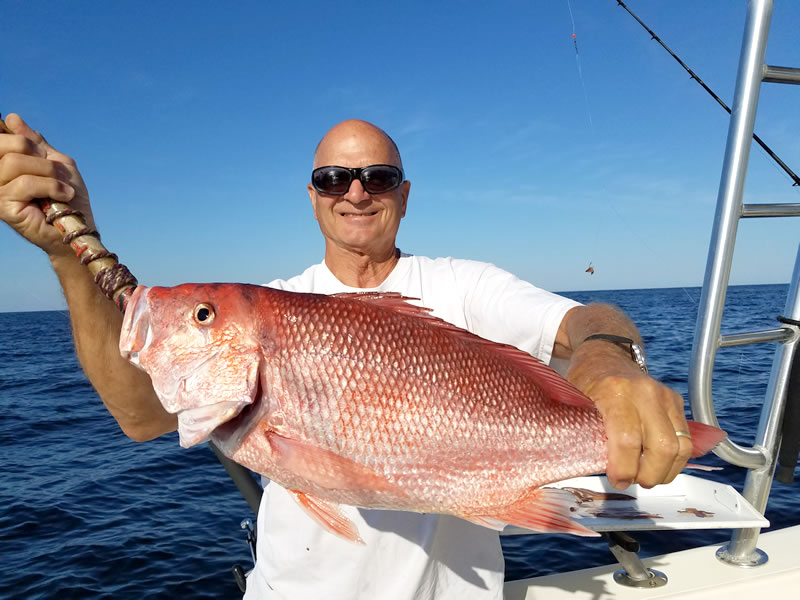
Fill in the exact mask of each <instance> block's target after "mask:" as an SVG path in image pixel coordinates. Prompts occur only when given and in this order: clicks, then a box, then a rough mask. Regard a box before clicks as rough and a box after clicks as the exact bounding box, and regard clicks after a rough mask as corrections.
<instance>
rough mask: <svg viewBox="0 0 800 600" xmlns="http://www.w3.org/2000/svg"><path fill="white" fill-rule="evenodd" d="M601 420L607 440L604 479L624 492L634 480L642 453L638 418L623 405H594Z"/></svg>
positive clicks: (630, 407) (626, 404)
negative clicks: (600, 415)
mask: <svg viewBox="0 0 800 600" xmlns="http://www.w3.org/2000/svg"><path fill="white" fill-rule="evenodd" d="M597 407H598V409H599V410H600V413H601V414H602V416H603V423H604V424H605V428H606V437H607V438H608V469H607V470H606V476H607V477H608V480H609V482H610V483H611V485H613V486H614V487H615V488H617V489H625V488H626V487H628V486H629V485H631V484H632V483H633V482H634V480H635V479H636V475H637V473H638V472H639V459H640V456H641V453H642V443H643V440H642V429H641V424H640V422H639V414H638V412H637V411H636V410H635V409H634V407H633V406H632V405H631V404H629V403H627V402H624V403H612V404H610V405H606V403H604V402H599V403H598V404H597Z"/></svg>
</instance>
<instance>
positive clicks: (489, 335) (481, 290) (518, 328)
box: [464, 264, 581, 363]
mask: <svg viewBox="0 0 800 600" xmlns="http://www.w3.org/2000/svg"><path fill="white" fill-rule="evenodd" d="M468 279H469V278H468ZM471 279H472V282H471V284H467V285H468V287H467V289H465V303H464V310H465V313H466V319H467V324H468V328H469V329H470V331H472V332H473V333H476V334H477V335H479V336H481V337H484V338H486V339H489V340H492V341H495V342H500V343H503V344H511V345H512V346H516V347H517V348H520V349H521V350H524V351H526V352H528V353H530V354H532V355H533V356H535V357H536V358H538V359H539V360H541V361H542V362H545V363H549V362H550V359H551V358H552V355H553V345H554V344H555V339H556V334H557V333H558V328H559V326H560V325H561V321H562V320H563V318H564V315H566V314H567V311H569V310H570V309H571V308H573V307H575V306H580V305H581V304H580V303H579V302H576V301H575V300H572V299H570V298H567V297H565V296H561V295H559V294H554V293H552V292H548V291H547V290H543V289H541V288H538V287H536V286H535V285H533V284H531V283H528V282H527V281H523V280H522V279H520V278H518V277H516V276H515V275H513V274H511V273H509V272H508V271H504V270H503V269H500V268H499V267H496V266H495V265H492V264H484V265H483V268H482V269H480V270H479V272H478V273H477V274H476V275H473V277H472V278H471Z"/></svg>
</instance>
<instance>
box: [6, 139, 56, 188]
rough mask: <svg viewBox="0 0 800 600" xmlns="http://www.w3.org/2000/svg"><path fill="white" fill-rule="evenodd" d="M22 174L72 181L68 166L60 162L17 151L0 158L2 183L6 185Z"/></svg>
mask: <svg viewBox="0 0 800 600" xmlns="http://www.w3.org/2000/svg"><path fill="white" fill-rule="evenodd" d="M21 139H24V138H21ZM21 175H38V176H41V177H52V178H53V179H59V180H61V181H63V182H64V183H69V181H70V172H69V170H68V168H67V167H66V166H65V165H63V164H61V163H58V162H53V161H51V160H47V159H45V158H40V157H38V156H29V155H26V154H17V153H11V154H6V155H5V156H3V157H2V158H0V185H5V184H7V183H9V182H10V181H12V180H14V179H16V178H17V177H19V176H21Z"/></svg>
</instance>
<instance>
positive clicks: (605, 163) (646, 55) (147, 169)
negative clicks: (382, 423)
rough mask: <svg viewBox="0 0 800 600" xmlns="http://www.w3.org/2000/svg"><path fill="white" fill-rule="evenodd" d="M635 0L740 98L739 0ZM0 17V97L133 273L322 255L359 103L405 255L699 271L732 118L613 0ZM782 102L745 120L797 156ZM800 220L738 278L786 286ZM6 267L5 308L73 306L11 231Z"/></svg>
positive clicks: (265, 271)
mask: <svg viewBox="0 0 800 600" xmlns="http://www.w3.org/2000/svg"><path fill="white" fill-rule="evenodd" d="M628 5H629V6H630V8H631V9H632V10H633V11H634V12H635V13H637V14H638V15H639V17H640V18H642V19H643V20H644V21H645V23H647V24H648V25H649V26H650V27H651V28H652V29H653V30H654V31H655V32H656V33H658V34H659V36H661V37H662V39H663V40H664V41H665V42H666V43H667V44H668V45H669V46H670V47H671V48H672V49H673V51H675V52H676V53H677V54H678V55H679V56H680V57H681V58H682V59H683V60H684V61H685V62H686V63H687V64H689V65H690V66H691V67H692V68H693V69H694V70H695V71H696V72H697V73H698V74H699V75H700V77H702V78H703V79H704V80H705V81H706V82H707V83H708V84H709V85H710V86H711V87H712V89H714V90H715V91H716V93H717V94H718V95H720V96H721V97H722V98H723V99H724V100H725V101H726V102H729V103H730V102H731V98H732V95H733V88H734V84H735V75H736V67H737V63H738V57H739V48H740V39H741V33H742V29H743V24H744V18H745V11H746V3H745V2H744V1H742V2H733V1H729V0H724V1H723V0H716V1H710V0H708V1H704V2H694V1H689V0H681V1H676V0H648V1H644V0H630V2H629V3H628ZM2 9H3V10H2V15H3V18H2V19H1V20H0V92H1V93H0V111H1V112H2V113H3V114H6V113H8V112H18V113H20V114H21V115H22V116H23V117H25V118H26V119H27V120H28V122H29V123H31V125H32V126H34V127H35V128H37V129H39V130H41V131H42V132H43V133H44V134H45V135H46V136H47V138H48V140H49V141H50V142H51V143H52V144H53V145H55V146H56V147H58V148H59V149H61V150H63V151H65V152H67V153H68V154H70V155H72V156H73V157H75V158H76V160H77V161H78V164H79V166H80V168H81V171H82V172H83V175H84V177H85V179H86V180H87V182H88V184H89V188H90V192H91V196H92V200H93V206H94V211H95V216H96V218H97V221H98V227H99V229H100V231H101V233H102V234H103V240H104V242H105V243H106V245H107V246H108V247H109V249H111V250H112V251H114V252H116V253H118V254H119V255H120V258H121V260H122V262H124V263H126V264H127V265H128V266H129V267H130V268H131V270H132V271H133V272H134V274H135V275H136V276H137V277H138V278H139V280H140V282H141V283H144V284H148V285H172V284H177V283H181V282H185V281H242V282H256V283H260V282H266V281H269V280H271V279H273V278H275V277H284V278H287V277H290V276H291V275H294V274H296V273H298V272H300V271H302V270H303V269H304V268H305V267H306V266H308V265H309V264H312V263H314V262H319V261H320V260H321V258H322V252H323V244H322V239H321V236H320V234H319V230H318V228H317V226H316V222H315V221H314V220H313V217H312V213H311V208H310V204H309V201H308V198H307V196H306V192H305V186H306V183H307V181H308V178H309V173H310V168H311V159H312V153H313V149H314V147H315V145H316V143H317V142H318V140H319V138H320V137H321V136H322V135H323V134H324V133H325V131H326V130H327V129H328V128H329V127H330V126H332V125H333V124H335V123H336V122H338V121H340V120H342V119H345V118H351V117H357V118H363V119H367V120H369V121H372V122H374V123H376V124H377V125H379V126H380V127H382V128H384V129H385V130H386V131H387V132H389V134H390V135H392V136H393V137H394V138H395V140H396V141H397V143H398V145H399V146H400V149H401V152H402V153H403V158H404V163H405V167H406V172H407V176H408V178H409V179H410V180H411V181H412V188H411V198H410V201H409V212H408V215H407V217H406V219H405V220H404V222H403V225H402V226H401V230H400V236H399V245H400V247H401V248H402V249H404V250H405V251H408V252H412V253H416V254H426V255H431V256H448V255H450V256H458V257H462V258H474V259H479V260H485V261H490V262H494V263H496V264H498V265H500V266H501V267H504V268H506V269H508V270H510V271H512V272H514V273H516V274H518V275H519V276H521V277H523V278H525V279H528V280H530V281H532V282H534V283H536V284H537V285H540V286H542V287H545V288H548V289H551V290H556V291H566V290H585V289H620V288H649V287H672V286H694V285H699V284H701V283H702V278H703V273H704V269H705V262H706V256H707V252H708V241H709V237H710V230H711V225H712V220H713V215H714V205H715V201H716V196H717V187H718V184H719V176H720V170H721V165H722V157H723V151H724V147H725V140H726V135H727V126H728V118H727V114H726V113H725V112H724V111H723V110H722V109H721V108H720V107H719V106H718V105H717V104H716V103H715V102H714V101H713V100H712V99H711V98H710V97H709V96H707V95H706V93H705V92H704V91H703V90H702V89H701V88H700V87H699V86H698V85H697V84H696V83H695V82H693V81H691V80H690V78H689V77H688V75H687V74H686V73H685V72H684V71H683V70H682V69H681V68H680V66H679V65H678V64H677V63H676V62H675V61H674V60H673V59H672V58H671V57H670V56H669V55H668V54H667V53H666V52H665V51H664V50H663V49H662V48H661V47H660V46H659V45H658V44H656V42H654V41H652V40H650V37H649V35H648V34H647V33H646V32H645V31H644V30H643V29H642V28H641V27H640V26H639V24H637V23H636V22H635V21H634V20H633V19H632V18H631V17H630V16H629V15H628V14H627V13H626V12H625V11H624V10H623V9H622V8H620V7H618V6H617V3H616V2H615V1H614V0H570V2H569V3H568V2H567V0H564V1H560V0H552V1H547V2H545V1H542V0H539V1H534V0H527V1H521V0H519V1H510V0H509V1H506V0H498V1H497V2H491V3H490V2H477V1H475V2H466V1H461V2H402V3H401V2H383V1H370V2H367V1H363V2H337V3H331V2H321V1H317V2H300V1H298V2H281V3H277V2H254V1H252V2H247V1H245V2H236V3H230V4H226V3H218V2H207V1H200V2H191V3H190V2H171V3H156V2H126V1H119V2H105V3H101V2H70V3H56V2H10V1H9V2H4V3H3V4H2ZM570 9H571V14H570ZM573 19H574V31H575V34H576V38H575V39H576V41H577V44H578V50H579V56H578V58H579V60H576V51H575V46H574V45H573V39H572V34H573ZM798 26H800V3H796V2H792V1H788V0H778V1H777V2H776V7H775V12H774V14H773V28H772V35H771V38H770V43H769V46H768V49H767V62H768V63H769V64H774V65H781V66H800V53H798V46H797V38H796V32H797V29H798ZM579 67H580V68H579ZM798 106H800V96H798V89H797V87H796V86H778V85H769V84H768V85H765V86H763V88H762V95H761V105H760V112H759V117H758V120H757V124H756V130H757V132H758V133H759V135H760V136H761V137H762V138H763V139H764V140H765V141H766V142H767V143H768V144H770V145H771V146H772V148H773V149H774V150H775V151H776V152H777V153H778V154H779V155H780V156H781V157H782V158H783V160H784V161H785V162H786V163H788V164H789V166H790V167H792V168H793V169H794V170H795V171H800V135H798V133H800V112H798V110H797V107H798ZM750 166H751V168H750V172H749V176H748V182H747V186H746V189H745V201H746V202H753V203H755V202H798V201H800V200H799V199H798V198H800V189H798V188H796V187H795V188H793V187H792V186H791V182H790V180H789V179H788V177H787V176H785V175H784V174H783V172H782V171H780V170H778V168H777V167H775V166H773V163H772V162H771V161H770V160H769V159H768V158H767V157H766V155H765V154H764V153H763V152H762V151H761V150H760V149H758V148H754V149H753V152H752V154H751V160H750ZM798 232H800V223H798V220H797V219H782V220H748V221H745V222H743V223H742V224H741V226H740V231H739V236H738V240H739V242H740V244H739V247H738V248H737V252H736V257H735V260H734V267H733V275H732V282H733V283H735V284H736V283H738V284H750V283H779V282H786V281H788V280H789V278H790V276H791V272H792V265H793V262H794V257H795V254H796V252H797V243H798V239H799V238H800V235H798ZM590 262H591V263H592V264H593V265H594V267H595V269H596V273H595V275H594V276H589V275H587V274H586V273H584V269H585V268H586V267H587V266H588V265H589V263H590ZM0 264H1V265H2V267H0V268H1V269H2V271H1V272H0V275H2V283H0V286H2V293H1V294H0V311H9V310H44V309H56V308H63V307H64V306H65V305H64V302H63V299H62V298H61V293H60V289H59V287H58V284H57V281H56V278H55V276H54V275H53V274H52V272H51V271H50V268H49V263H48V261H47V259H46V257H45V256H44V255H43V254H42V253H41V252H40V251H38V250H37V249H35V248H33V247H31V246H29V245H28V244H26V243H25V242H24V241H23V240H22V239H21V238H19V237H18V236H16V235H15V234H14V233H12V232H11V231H10V230H9V229H8V228H4V229H0Z"/></svg>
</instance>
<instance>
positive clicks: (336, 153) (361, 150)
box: [314, 122, 400, 167]
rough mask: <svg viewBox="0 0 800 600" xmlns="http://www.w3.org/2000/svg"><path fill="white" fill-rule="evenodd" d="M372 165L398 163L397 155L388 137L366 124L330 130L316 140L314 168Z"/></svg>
mask: <svg viewBox="0 0 800 600" xmlns="http://www.w3.org/2000/svg"><path fill="white" fill-rule="evenodd" d="M375 163H388V164H397V165H398V166H400V165H399V163H400V156H399V153H398V152H397V149H396V147H395V145H394V142H392V141H391V139H390V138H389V136H387V135H386V134H385V133H384V132H383V131H381V130H380V129H378V128H377V127H374V126H372V125H370V124H367V123H360V122H359V123H357V124H355V125H349V126H348V125H342V126H337V127H334V128H333V129H332V130H331V131H329V132H328V133H327V134H326V136H325V137H324V138H323V139H322V141H320V143H319V145H318V146H317V151H316V152H315V154H314V166H315V167H319V166H324V165H330V164H338V165H342V166H353V167H357V166H366V165H368V164H375Z"/></svg>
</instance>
